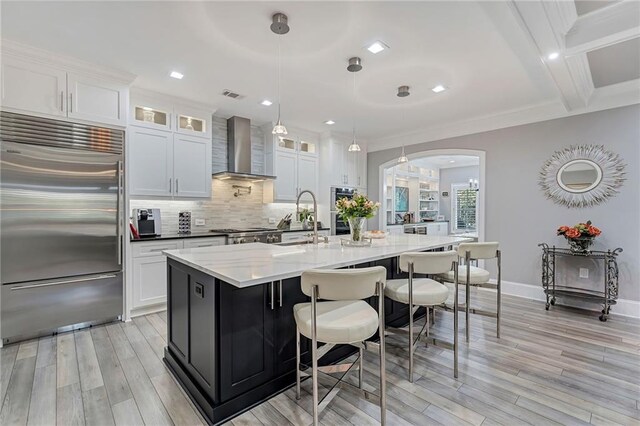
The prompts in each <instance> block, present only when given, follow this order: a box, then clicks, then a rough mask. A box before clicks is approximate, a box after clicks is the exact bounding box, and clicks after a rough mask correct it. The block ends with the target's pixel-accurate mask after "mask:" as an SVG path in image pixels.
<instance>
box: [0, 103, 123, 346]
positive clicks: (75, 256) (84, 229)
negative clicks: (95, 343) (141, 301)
mask: <svg viewBox="0 0 640 426" xmlns="http://www.w3.org/2000/svg"><path fill="white" fill-rule="evenodd" d="M0 144H1V153H0V186H1V188H0V190H1V192H0V262H1V263H0V278H1V283H2V288H1V297H2V299H1V301H0V308H1V313H0V335H1V337H2V340H3V342H4V343H5V344H6V343H10V342H13V341H16V340H21V339H24V338H27V337H33V336H37V335H44V334H47V333H51V332H56V331H64V330H68V329H73V328H78V327H81V326H85V325H88V324H90V323H97V322H102V321H107V320H110V319H114V318H117V317H119V316H120V315H122V311H123V286H122V283H123V279H122V243H123V241H122V231H123V219H122V218H123V211H124V210H123V208H122V205H123V188H122V183H123V175H122V174H123V171H122V170H123V168H122V160H123V148H124V132H123V131H122V130H114V129H107V128H100V127H93V126H89V125H85V124H78V123H69V122H64V121H58V120H49V119H44V118H37V117H31V116H26V115H21V114H13V113H8V112H1V113H0Z"/></svg>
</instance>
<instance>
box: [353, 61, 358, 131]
mask: <svg viewBox="0 0 640 426" xmlns="http://www.w3.org/2000/svg"><path fill="white" fill-rule="evenodd" d="M356 105H357V102H356V73H355V72H354V73H353V140H352V143H355V141H356Z"/></svg>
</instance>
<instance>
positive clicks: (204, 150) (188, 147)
mask: <svg viewBox="0 0 640 426" xmlns="http://www.w3.org/2000/svg"><path fill="white" fill-rule="evenodd" d="M173 179H174V182H175V184H174V188H173V195H174V196H175V197H209V196H211V141H210V140H208V139H202V138H194V137H189V136H183V135H179V134H174V135H173Z"/></svg>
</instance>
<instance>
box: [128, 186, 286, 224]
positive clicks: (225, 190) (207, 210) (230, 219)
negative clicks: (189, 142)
mask: <svg viewBox="0 0 640 426" xmlns="http://www.w3.org/2000/svg"><path fill="white" fill-rule="evenodd" d="M233 185H241V186H251V194H245V193H244V192H246V191H242V192H243V194H242V195H240V196H238V197H236V196H234V193H235V192H236V190H235V189H233ZM262 185H263V184H262V183H261V182H258V183H251V182H247V181H242V180H235V179H227V180H217V179H212V181H211V199H209V200H141V199H136V200H133V199H132V200H131V201H130V208H131V209H132V210H133V209H139V208H159V209H160V212H161V214H162V232H163V233H174V232H178V213H179V212H181V211H190V212H191V231H192V232H196V231H200V230H202V231H205V230H209V229H215V228H252V227H265V228H274V227H275V226H276V224H277V222H278V221H279V220H280V218H282V217H283V216H284V215H286V214H288V213H295V209H296V206H295V204H293V203H292V204H282V203H277V204H276V203H273V204H271V203H269V204H263V202H262ZM269 218H274V219H276V223H275V224H273V223H271V224H270V223H269ZM196 219H204V220H205V225H204V226H195V223H196Z"/></svg>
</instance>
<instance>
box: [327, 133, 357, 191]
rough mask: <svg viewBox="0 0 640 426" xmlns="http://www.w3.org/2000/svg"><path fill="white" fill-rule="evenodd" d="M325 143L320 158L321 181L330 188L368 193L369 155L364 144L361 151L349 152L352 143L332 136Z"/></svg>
mask: <svg viewBox="0 0 640 426" xmlns="http://www.w3.org/2000/svg"><path fill="white" fill-rule="evenodd" d="M323 142H324V146H323V147H322V149H321V157H320V165H321V168H322V171H321V173H320V174H321V176H322V179H321V181H322V182H325V181H328V182H329V183H330V186H338V187H340V186H346V187H350V188H358V189H359V192H366V186H367V182H366V161H367V154H366V151H365V147H364V146H363V143H360V148H361V149H362V150H361V151H359V152H349V145H350V144H351V141H348V140H344V139H340V138H337V137H335V136H333V135H331V136H329V137H328V138H326V139H325V140H324V141H323Z"/></svg>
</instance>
